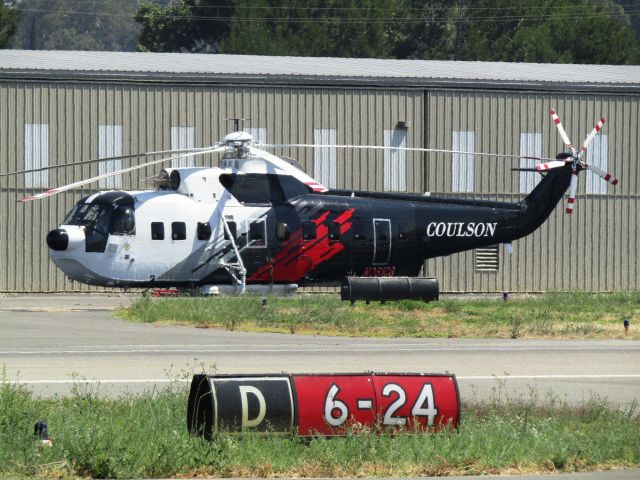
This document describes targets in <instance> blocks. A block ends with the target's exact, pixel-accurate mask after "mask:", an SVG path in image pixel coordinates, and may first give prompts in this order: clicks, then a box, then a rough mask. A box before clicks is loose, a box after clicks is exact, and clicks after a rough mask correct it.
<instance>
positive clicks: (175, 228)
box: [171, 222, 187, 240]
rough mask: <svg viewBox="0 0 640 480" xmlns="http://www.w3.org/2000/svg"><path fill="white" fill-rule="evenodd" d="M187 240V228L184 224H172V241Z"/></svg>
mask: <svg viewBox="0 0 640 480" xmlns="http://www.w3.org/2000/svg"><path fill="white" fill-rule="evenodd" d="M186 238H187V226H186V225H185V223H184V222H173V223H171V240H184V239H186Z"/></svg>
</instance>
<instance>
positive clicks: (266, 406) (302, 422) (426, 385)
mask: <svg viewBox="0 0 640 480" xmlns="http://www.w3.org/2000/svg"><path fill="white" fill-rule="evenodd" d="M187 415H188V418H187V423H188V428H189V432H190V433H192V434H194V435H202V436H204V437H205V438H212V437H213V436H214V435H215V434H216V433H220V432H242V431H251V432H261V433H269V434H294V433H297V434H299V435H303V436H311V435H345V434H346V433H348V432H349V431H354V430H358V429H361V428H366V429H368V430H370V431H378V432H379V431H386V430H389V429H391V430H402V429H408V430H411V431H434V430H437V429H440V428H444V427H449V428H457V427H458V424H459V420H460V398H459V392H458V386H457V382H456V379H455V376H454V375H448V374H447V375H438V374H407V373H398V374H386V373H356V374H280V375H236V376H230V375H214V376H207V375H195V376H194V377H193V380H192V382H191V390H190V392H189V404H188V409H187Z"/></svg>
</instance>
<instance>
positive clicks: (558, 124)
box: [549, 108, 575, 152]
mask: <svg viewBox="0 0 640 480" xmlns="http://www.w3.org/2000/svg"><path fill="white" fill-rule="evenodd" d="M549 113H551V118H553V123H555V124H556V127H558V132H560V136H561V137H562V141H563V142H564V144H565V145H566V146H567V147H569V149H570V150H571V151H572V152H574V150H575V149H574V148H573V145H572V144H571V140H569V136H568V135H567V132H565V131H564V127H563V126H562V122H561V121H560V117H558V114H557V113H556V111H555V110H554V109H553V108H552V109H551V110H550V111H549Z"/></svg>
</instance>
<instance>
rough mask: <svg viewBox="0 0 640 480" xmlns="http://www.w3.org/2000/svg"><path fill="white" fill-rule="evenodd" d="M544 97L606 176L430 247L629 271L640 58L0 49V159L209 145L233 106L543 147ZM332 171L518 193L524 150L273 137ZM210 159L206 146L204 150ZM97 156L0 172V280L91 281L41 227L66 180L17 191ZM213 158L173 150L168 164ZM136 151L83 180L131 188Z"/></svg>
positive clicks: (460, 191) (261, 120)
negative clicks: (574, 193)
mask: <svg viewBox="0 0 640 480" xmlns="http://www.w3.org/2000/svg"><path fill="white" fill-rule="evenodd" d="M550 108H556V109H557V110H558V112H559V114H560V116H561V118H562V121H563V124H564V126H565V128H566V130H567V132H568V134H569V136H570V138H571V139H572V141H573V142H574V143H575V144H577V145H580V144H581V143H582V140H583V139H584V137H585V136H586V135H587V133H588V132H589V131H591V129H592V128H593V125H594V124H595V121H596V120H597V119H599V118H600V117H601V116H603V117H605V118H606V120H607V122H606V125H605V128H604V130H603V132H601V134H600V135H598V136H597V137H596V139H595V140H594V142H593V144H592V147H591V148H590V150H589V153H588V161H589V163H594V164H596V165H599V166H600V167H601V168H603V169H605V170H608V171H611V172H612V173H614V174H615V175H616V176H617V177H618V178H620V180H621V181H620V184H619V185H617V186H616V187H612V186H611V185H610V184H606V183H604V182H603V181H601V180H600V179H599V178H597V177H596V176H595V175H593V174H591V173H586V174H584V173H583V174H582V175H581V178H580V186H579V190H578V198H577V201H576V210H575V213H574V214H573V215H571V216H570V215H566V214H565V213H564V208H563V207H564V206H563V205H561V206H559V208H557V209H556V211H555V212H554V214H553V215H552V216H551V218H550V219H549V221H548V222H547V223H546V224H545V225H544V226H543V227H542V228H540V229H539V230H538V231H537V232H536V233H534V234H533V235H532V236H530V237H528V238H525V239H522V240H519V241H518V242H516V243H515V244H514V245H513V252H512V253H509V252H508V250H509V249H508V248H505V246H497V247H496V248H489V249H482V250H477V251H470V252H466V253H462V254H457V255H453V256H451V257H446V258H439V259H435V260H430V261H428V262H427V263H426V265H425V273H426V274H428V275H429V276H436V277H438V279H439V280H440V285H441V288H442V290H443V291H446V292H495V291H512V292H539V291H550V290H563V291H564V290H585V291H617V290H638V289H640V266H639V264H640V258H639V256H640V255H639V253H638V250H639V246H640V242H639V241H638V233H639V217H640V208H639V201H638V199H639V191H638V189H639V185H640V167H639V165H638V163H639V160H640V155H639V153H640V135H639V120H640V67H638V66H604V65H602V66H589V65H546V64H545V65H541V64H512V63H482V62H445V61H421V60H376V59H345V58H292V57H259V56H236V55H197V54H155V53H125V52H70V51H20V50H1V51H0V172H7V171H16V170H23V169H27V168H34V167H39V166H45V165H59V164H64V163H70V162H75V161H79V160H86V159H92V158H106V157H110V156H115V155H126V154H131V153H137V152H142V151H151V150H166V149H172V148H188V147H199V146H207V145H211V144H213V143H215V142H216V141H217V140H219V139H221V138H222V137H223V136H224V135H225V134H226V133H228V132H230V131H232V130H233V123H232V122H231V121H229V119H231V118H244V119H247V120H245V121H244V124H243V129H244V130H247V131H249V132H250V133H252V134H253V135H254V137H256V138H257V139H258V140H260V141H262V142H267V143H324V144H355V145H386V146H406V147H426V148H443V149H452V150H461V151H478V152H490V153H503V154H522V155H536V156H544V157H553V156H555V154H556V153H557V152H559V151H563V150H564V145H563V143H562V141H561V139H560V137H559V135H558V133H557V131H556V127H555V125H554V124H553V122H552V121H551V118H550V116H549V109H550ZM279 153H280V154H284V155H288V156H290V157H294V158H297V159H298V160H299V161H300V162H301V163H302V165H303V166H304V167H305V168H306V170H307V172H309V173H310V174H312V175H313V176H315V177H316V178H317V179H318V180H320V181H321V182H323V183H325V184H327V185H329V186H332V187H339V188H346V189H350V188H354V189H370V190H386V191H399V192H431V193H432V194H444V195H450V196H459V197H465V198H469V197H480V198H483V199H495V200H505V201H517V200H519V199H521V198H522V197H523V195H524V194H525V193H526V192H528V191H530V190H531V188H532V187H533V185H534V184H535V182H536V181H537V178H538V174H536V173H530V172H517V171H511V168H513V167H523V166H529V165H530V163H529V162H532V161H531V160H522V159H521V160H518V159H508V160H505V159H496V158H491V157H481V156H478V155H463V154H455V155H451V154H426V153H417V152H400V151H397V152H394V151H380V150H378V151H375V150H374V151H363V150H344V149H336V148H325V149H318V150H315V151H314V150H311V149H303V148H301V149H286V150H283V151H281V152H279ZM214 161H217V159H214ZM131 162H132V160H123V161H120V162H100V163H93V164H85V165H80V166H75V167H66V168H58V169H53V170H48V171H43V172H36V173H31V174H22V175H16V176H11V177H8V178H7V177H5V178H0V292H49V291H72V290H89V288H88V287H86V286H84V285H79V284H73V283H71V282H69V281H68V280H67V279H65V278H64V276H63V275H62V274H61V273H60V272H59V271H58V270H57V269H56V268H55V267H54V265H53V264H52V263H51V262H50V261H49V260H48V258H47V249H46V244H45V242H44V238H45V235H46V233H47V231H48V230H50V229H51V228H54V227H55V226H57V225H58V224H59V223H60V222H61V221H62V219H63V218H64V216H65V214H66V213H67V212H68V211H69V210H70V209H71V207H72V205H73V204H74V203H75V202H76V201H77V199H78V198H80V196H82V195H85V194H87V193H89V192H90V190H72V191H69V192H65V193H63V194H60V195H57V196H54V197H52V198H49V199H45V200H41V201H36V202H30V203H27V204H19V203H17V199H19V198H21V197H22V196H24V195H28V194H32V193H36V192H38V191H41V190H43V189H47V188H50V187H53V186H60V185H64V184H67V183H71V182H73V181H75V180H78V179H81V178H85V177H89V176H95V175H97V174H98V173H99V172H104V171H109V170H110V169H114V168H119V167H126V166H128V165H130V164H131ZM194 162H195V164H196V165H204V164H206V162H211V159H202V157H200V158H197V159H193V158H189V157H185V158H183V159H180V160H179V161H176V163H175V164H174V166H175V165H176V164H179V165H189V164H193V163H194ZM154 173H156V168H155V167H154V168H147V169H142V170H138V171H135V172H132V173H130V174H127V175H123V176H122V177H114V178H111V179H108V180H106V181H104V182H103V183H102V184H100V185H96V186H93V187H94V188H101V189H110V188H125V189H140V188H144V187H143V185H144V179H145V178H147V177H149V176H152V175H153V174H154Z"/></svg>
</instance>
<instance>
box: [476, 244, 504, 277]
mask: <svg viewBox="0 0 640 480" xmlns="http://www.w3.org/2000/svg"><path fill="white" fill-rule="evenodd" d="M475 253H476V271H477V272H497V271H498V270H499V269H500V261H499V260H500V256H499V254H498V245H491V246H489V247H485V248H476V250H475Z"/></svg>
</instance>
